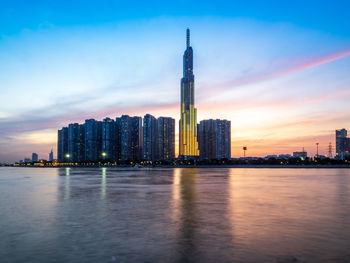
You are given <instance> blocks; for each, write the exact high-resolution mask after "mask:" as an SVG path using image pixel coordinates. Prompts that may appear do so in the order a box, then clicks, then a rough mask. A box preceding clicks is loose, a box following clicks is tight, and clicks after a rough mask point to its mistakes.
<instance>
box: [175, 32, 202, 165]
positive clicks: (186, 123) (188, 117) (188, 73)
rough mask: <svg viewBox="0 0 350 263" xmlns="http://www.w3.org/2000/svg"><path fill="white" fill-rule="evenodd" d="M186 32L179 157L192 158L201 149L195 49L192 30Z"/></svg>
mask: <svg viewBox="0 0 350 263" xmlns="http://www.w3.org/2000/svg"><path fill="white" fill-rule="evenodd" d="M186 33H187V34H186V50H185V52H184V55H183V78H182V79H181V115H180V125H179V128H180V130H179V134H180V140H179V157H180V158H185V159H188V158H189V159H190V158H196V157H197V156H199V150H198V141H197V109H196V108H195V107H194V75H193V50H192V47H191V46H190V30H189V29H187V31H186Z"/></svg>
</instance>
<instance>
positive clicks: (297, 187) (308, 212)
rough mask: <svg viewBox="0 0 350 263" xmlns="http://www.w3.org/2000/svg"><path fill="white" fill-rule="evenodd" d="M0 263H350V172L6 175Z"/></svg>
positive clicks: (13, 171) (2, 172) (0, 193)
mask: <svg viewBox="0 0 350 263" xmlns="http://www.w3.org/2000/svg"><path fill="white" fill-rule="evenodd" d="M0 213H1V214H0V235H1V236H0V262H339V263H340V262H350V170H347V169H225V168H213V169H209V168H208V169H207V168H206V169H149V170H148V169H134V170H133V169H124V170H120V169H113V168H0Z"/></svg>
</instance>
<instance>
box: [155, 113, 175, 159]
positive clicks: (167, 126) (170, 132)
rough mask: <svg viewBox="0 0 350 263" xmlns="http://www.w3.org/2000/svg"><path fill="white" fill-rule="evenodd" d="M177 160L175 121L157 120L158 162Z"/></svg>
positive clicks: (170, 119) (168, 119) (169, 119)
mask: <svg viewBox="0 0 350 263" xmlns="http://www.w3.org/2000/svg"><path fill="white" fill-rule="evenodd" d="M174 158H175V119H173V118H168V117H159V118H158V119H157V158H156V159H157V160H172V159H174Z"/></svg>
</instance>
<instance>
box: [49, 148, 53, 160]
mask: <svg viewBox="0 0 350 263" xmlns="http://www.w3.org/2000/svg"><path fill="white" fill-rule="evenodd" d="M49 161H50V162H52V161H53V150H52V149H51V152H50V153H49Z"/></svg>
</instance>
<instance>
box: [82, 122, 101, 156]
mask: <svg viewBox="0 0 350 263" xmlns="http://www.w3.org/2000/svg"><path fill="white" fill-rule="evenodd" d="M84 126H85V158H84V159H85V161H91V162H96V161H99V160H101V159H102V146H101V144H102V122H100V121H96V120H94V119H89V120H85V124H84Z"/></svg>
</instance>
